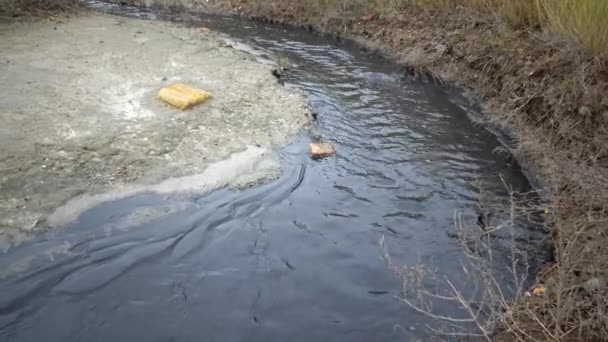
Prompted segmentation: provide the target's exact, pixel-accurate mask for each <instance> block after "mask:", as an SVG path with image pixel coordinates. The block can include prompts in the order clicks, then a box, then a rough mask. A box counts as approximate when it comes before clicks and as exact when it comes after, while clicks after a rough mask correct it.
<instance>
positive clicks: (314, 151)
mask: <svg viewBox="0 0 608 342" xmlns="http://www.w3.org/2000/svg"><path fill="white" fill-rule="evenodd" d="M334 153H336V149H335V148H334V147H333V145H332V144H330V143H311V144H310V156H311V157H312V158H313V159H319V158H325V157H329V156H331V155H333V154H334Z"/></svg>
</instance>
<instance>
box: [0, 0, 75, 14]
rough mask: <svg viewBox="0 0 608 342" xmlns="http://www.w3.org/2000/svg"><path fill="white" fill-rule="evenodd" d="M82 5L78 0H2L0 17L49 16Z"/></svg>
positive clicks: (0, 2)
mask: <svg viewBox="0 0 608 342" xmlns="http://www.w3.org/2000/svg"><path fill="white" fill-rule="evenodd" d="M78 7H80V4H79V1H78V0H1V1H0V17H16V16H21V15H34V16H48V15H50V14H56V13H61V12H66V11H71V10H74V9H76V8H78Z"/></svg>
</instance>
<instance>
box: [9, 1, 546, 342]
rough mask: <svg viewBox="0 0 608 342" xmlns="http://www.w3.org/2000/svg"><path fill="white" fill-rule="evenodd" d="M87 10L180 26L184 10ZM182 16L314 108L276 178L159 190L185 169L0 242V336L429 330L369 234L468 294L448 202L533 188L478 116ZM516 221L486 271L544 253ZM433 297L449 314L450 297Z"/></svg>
mask: <svg viewBox="0 0 608 342" xmlns="http://www.w3.org/2000/svg"><path fill="white" fill-rule="evenodd" d="M94 4H95V5H96V6H97V8H98V9H102V10H104V11H111V12H112V13H117V14H122V15H128V16H138V17H144V18H149V19H150V18H152V19H165V20H174V21H176V22H183V21H184V15H182V14H179V15H175V16H174V15H171V14H170V13H169V14H159V13H156V12H150V11H140V10H138V9H135V8H129V7H121V6H110V5H105V4H100V3H94ZM111 18H112V20H127V19H116V18H114V17H111ZM83 20H84V19H83ZM104 20H105V19H104ZM187 24H188V25H190V26H194V27H200V26H206V27H209V28H211V29H212V30H213V31H214V32H222V33H224V34H227V36H226V37H225V38H224V40H225V44H229V45H231V46H234V47H235V48H236V49H238V50H245V51H246V52H247V53H248V54H249V55H250V56H251V55H254V56H256V58H258V59H260V60H270V59H272V58H276V56H277V55H281V56H283V58H286V59H288V60H289V65H290V68H289V70H290V71H289V72H288V73H287V74H286V75H285V76H284V77H283V81H284V82H285V84H286V86H288V87H294V88H297V89H298V90H300V91H302V92H303V93H305V94H306V95H307V96H308V99H309V101H310V104H311V107H312V111H313V113H314V114H315V116H316V117H317V120H315V121H314V123H313V124H312V127H311V129H310V131H309V132H303V133H302V134H301V135H299V136H298V137H297V139H296V140H295V141H293V142H292V143H290V144H288V145H287V146H286V147H284V148H280V149H276V150H275V151H277V152H276V153H277V154H278V155H279V157H280V158H279V160H280V161H281V165H282V166H283V171H282V173H281V174H280V176H279V177H278V178H277V179H275V180H273V181H270V182H266V183H264V184H262V185H259V186H255V187H251V188H247V189H244V188H239V189H234V188H232V189H231V188H223V189H220V190H216V191H212V192H210V193H206V192H205V191H203V192H204V194H200V193H197V192H193V193H186V194H183V193H182V194H175V193H173V192H172V191H171V189H183V186H186V187H188V186H192V185H193V184H197V183H198V181H197V178H196V177H195V178H186V179H185V180H186V181H185V182H183V180H184V178H181V179H180V180H181V181H179V180H178V181H175V180H171V181H167V182H169V183H168V184H169V185H170V186H165V185H166V184H167V183H166V182H163V183H160V184H161V185H154V186H151V187H146V188H135V190H132V191H131V190H129V191H126V192H124V191H123V192H119V193H118V195H117V196H114V195H107V196H110V197H109V198H107V199H113V198H116V199H117V200H108V201H101V202H103V203H101V204H98V205H94V206H85V208H84V209H86V208H89V209H88V210H84V211H83V212H82V213H81V212H80V210H76V212H77V215H76V216H78V219H77V220H72V221H70V223H69V224H67V225H65V226H63V229H56V230H52V231H50V232H47V233H44V234H41V235H39V236H38V237H36V238H34V239H32V240H30V241H28V242H26V243H24V244H22V245H21V246H18V247H16V248H12V249H11V250H9V251H8V252H6V253H4V254H3V255H2V258H0V270H1V271H0V288H1V289H2V291H0V339H1V340H3V341H39V340H45V341H67V340H69V341H79V340H82V341H110V340H116V341H131V340H133V341H134V340H141V341H201V340H204V341H222V342H229V341H264V342H268V341H277V342H282V341H294V342H295V341H307V342H309V341H351V342H352V341H416V340H423V341H428V340H430V338H431V337H432V336H430V335H429V332H428V331H427V330H426V326H427V325H428V324H432V322H430V321H429V319H428V317H426V316H424V315H421V314H419V313H417V312H416V311H414V310H412V309H409V308H408V307H405V306H404V305H402V304H401V303H400V302H399V300H397V299H396V297H398V296H401V295H404V293H403V287H402V284H401V282H400V280H399V279H397V277H395V274H394V273H393V272H392V271H391V270H389V269H388V268H387V267H386V264H385V262H384V260H383V258H382V251H381V249H380V247H379V245H378V240H379V238H380V236H384V239H385V242H386V244H387V246H388V248H389V250H390V253H391V257H392V259H393V262H394V263H395V264H398V265H401V264H407V265H418V264H424V265H425V266H428V268H427V269H429V270H431V273H435V272H436V273H435V274H436V275H437V276H436V277H435V278H433V277H431V278H429V279H428V281H427V282H425V284H424V285H425V286H428V287H427V288H430V289H437V288H441V287H442V286H445V282H441V281H440V280H441V279H445V278H449V279H450V280H451V281H452V283H453V284H455V286H457V287H458V288H459V289H463V291H464V292H466V293H469V292H471V291H473V289H474V288H475V285H477V284H474V283H472V282H471V279H470V278H468V277H467V274H466V273H465V272H464V271H463V253H462V249H461V247H460V244H459V242H458V241H456V239H455V234H454V213H456V212H457V213H460V214H462V217H463V219H464V220H465V223H466V224H467V225H468V227H469V229H477V230H480V229H481V228H480V227H478V226H477V225H476V224H475V220H476V219H477V217H478V215H479V214H480V212H479V208H478V202H477V196H476V189H477V187H476V186H475V185H474V184H475V183H476V182H481V183H482V184H483V188H484V189H485V191H486V202H485V204H487V205H497V206H498V205H500V204H504V203H505V201H508V199H509V194H508V193H507V191H506V190H505V184H503V182H504V183H506V184H507V185H508V186H510V187H512V188H514V189H516V190H520V191H526V190H528V189H529V185H528V183H527V182H526V180H525V178H524V177H523V175H522V174H521V172H520V170H519V169H518V167H517V166H516V165H514V164H512V163H510V161H509V160H505V159H504V158H503V157H501V156H500V155H497V154H496V153H494V151H495V149H496V148H497V147H499V146H500V144H499V143H498V141H497V140H496V139H495V138H494V137H493V136H492V135H491V134H489V133H488V132H487V131H485V130H484V129H483V128H482V127H479V126H477V125H475V124H473V123H472V122H471V121H470V119H469V116H470V115H471V114H475V110H474V109H473V108H472V107H470V106H468V104H467V102H466V101H464V98H463V97H461V96H460V95H459V94H458V92H456V91H453V90H450V89H444V88H441V87H439V86H437V85H435V84H432V83H427V82H424V81H420V80H415V79H410V78H408V77H404V76H403V73H402V72H401V69H400V68H399V67H398V66H396V65H394V64H391V63H389V62H387V61H385V60H383V59H380V58H378V57H377V56H373V55H368V54H366V53H363V52H361V50H360V49H359V48H358V47H357V46H354V45H350V44H346V43H344V44H342V43H337V42H335V41H332V40H324V39H322V38H319V37H316V36H313V35H309V34H307V33H303V32H300V31H291V30H283V29H279V28H276V27H269V26H264V25H257V24H253V23H250V22H246V21H238V20H233V19H230V18H207V17H204V16H196V15H188V17H187ZM132 25H143V26H147V25H152V23H145V22H143V23H138V24H135V23H134V24H132ZM154 25H167V26H166V27H172V28H174V29H175V30H181V29H178V28H176V27H175V26H172V25H168V24H154ZM188 32H191V31H188ZM252 47H253V48H252ZM227 51H231V52H230V53H234V54H237V55H239V54H240V53H237V52H234V51H233V50H227ZM165 53H166V52H165ZM215 72H226V71H225V70H224V71H220V70H216V71H215ZM159 76H160V75H159ZM215 92H216V93H218V92H217V91H215ZM283 109H284V110H287V108H283ZM300 114H301V113H300ZM300 114H298V115H300ZM298 117H299V116H298ZM302 117H303V115H302ZM290 127H291V126H290ZM256 134H257V133H256ZM254 136H256V135H254ZM316 139H320V140H323V141H328V142H331V143H332V144H333V145H334V146H335V147H336V151H337V152H336V155H335V156H332V157H330V158H327V159H324V160H311V159H310V158H309V157H308V155H307V148H308V143H309V142H310V141H312V140H316ZM279 140H280V139H277V141H279ZM273 141H274V140H273ZM268 143H270V140H269V141H268ZM256 152H258V150H256V149H253V150H252V149H249V150H247V151H245V152H244V153H245V155H240V157H238V158H236V159H230V158H229V159H228V160H225V161H223V162H222V163H219V164H214V166H213V167H212V168H211V169H208V171H206V172H207V173H205V172H203V175H206V176H205V177H204V178H205V179H207V180H208V179H217V178H220V179H224V177H225V176H229V175H230V172H227V170H234V169H238V168H239V167H240V166H239V165H241V162H243V161H244V160H249V158H250V157H252V156H253V157H255V155H256ZM146 160H147V159H146ZM252 160H257V159H256V158H253V159H252ZM152 161H154V159H153V158H152ZM245 164H246V165H249V164H248V163H245ZM258 164H260V163H258ZM261 164H264V163H261ZM261 164H260V165H261ZM220 176H221V177H220ZM219 183H220V184H221V183H222V182H219ZM163 184H165V185H163ZM205 184H208V183H205ZM203 188H204V189H207V190H209V188H205V187H204V186H203ZM114 194H115V193H114ZM101 196H106V195H101ZM93 197H94V196H93ZM93 202H95V203H98V202H100V201H93ZM76 204H77V203H72V204H71V205H68V206H67V207H64V208H63V209H65V210H66V211H67V212H69V211H70V210H68V209H69V208H74V207H77V205H76ZM65 216H70V214H69V213H67V214H66V215H65ZM493 219H494V220H496V221H497V222H498V224H500V223H501V222H505V220H506V217H503V216H502V215H500V214H497V215H496V216H495V217H494V218H493ZM522 222H523V221H522ZM516 223H517V224H516V227H514V229H515V232H514V234H515V237H514V239H511V237H512V236H510V235H509V234H508V232H506V231H499V232H497V233H495V234H493V235H492V238H491V243H492V244H493V247H494V254H493V258H494V260H495V261H496V264H497V265H496V266H497V268H498V269H500V270H504V269H506V265H507V264H510V262H511V261H510V260H509V259H508V258H507V257H506V255H507V254H508V252H509V251H510V249H511V246H512V245H511V243H512V242H513V240H515V241H516V243H517V244H518V248H520V249H521V250H526V251H529V254H530V257H531V259H534V257H535V256H536V257H540V256H541V254H540V253H537V252H538V250H539V248H538V243H539V241H540V240H542V239H543V238H544V235H543V234H541V233H539V232H537V231H534V230H533V229H530V227H528V226H527V225H526V224H523V223H522V224H519V221H518V222H516ZM503 273H504V271H503ZM499 281H500V278H499ZM442 284H443V285H442ZM506 291H507V292H508V289H507V290H506ZM435 309H437V311H436V312H437V313H438V314H445V315H450V316H454V317H462V315H463V311H462V310H460V309H459V308H457V307H455V306H454V305H453V303H445V302H443V303H438V304H437V305H436V306H435Z"/></svg>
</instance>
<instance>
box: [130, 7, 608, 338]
mask: <svg viewBox="0 0 608 342" xmlns="http://www.w3.org/2000/svg"><path fill="white" fill-rule="evenodd" d="M130 2H132V3H138V4H145V5H162V6H175V7H178V8H179V7H181V6H185V7H190V8H196V9H199V10H204V11H207V12H221V13H233V14H237V15H240V16H244V17H248V18H253V19H258V20H263V21H270V22H274V23H282V24H289V25H295V26H299V27H303V28H307V29H314V30H317V31H321V32H326V33H331V34H338V35H341V36H347V37H350V38H353V39H356V40H359V41H360V42H361V43H362V44H363V45H365V46H368V47H370V48H371V49H379V50H380V51H382V52H383V53H385V54H386V55H389V56H391V57H392V58H394V59H395V60H397V61H400V62H402V63H403V64H404V65H405V66H406V69H407V72H408V73H409V74H414V75H432V77H438V78H439V79H442V80H447V81H450V82H453V83H456V84H458V85H460V86H463V87H465V88H467V89H470V90H472V92H473V93H474V94H476V95H478V96H480V97H481V98H482V100H483V103H484V104H485V107H486V109H487V111H486V116H485V119H486V122H487V124H488V125H491V126H495V127H498V128H500V129H502V130H505V131H508V132H510V133H511V134H512V135H513V136H514V138H515V139H516V150H515V151H513V152H514V153H516V154H517V156H518V159H519V160H520V161H523V162H525V164H526V165H524V167H526V168H529V169H531V170H534V173H535V174H536V176H537V178H538V180H539V181H540V182H541V183H542V186H543V190H542V196H543V197H544V198H545V200H546V203H544V204H543V205H544V206H545V209H544V210H545V212H546V215H545V216H546V224H547V226H548V227H550V228H551V229H552V230H553V238H554V239H553V240H554V244H555V257H556V264H555V265H553V266H552V267H548V268H547V270H546V272H544V273H543V274H541V277H540V279H539V281H540V282H542V283H544V284H545V285H546V287H547V289H548V291H547V293H545V294H544V295H543V296H541V297H539V298H534V299H533V300H532V301H526V302H525V303H523V305H522V308H521V309H520V310H517V311H515V312H513V315H512V316H510V317H508V318H507V322H508V325H509V326H510V327H511V328H513V327H516V329H517V330H515V331H513V332H514V333H515V335H516V336H510V337H509V336H508V337H506V340H513V339H514V338H515V337H517V338H520V340H530V339H532V338H538V339H540V340H590V339H596V338H599V339H600V340H601V339H604V338H605V336H606V334H608V325H607V324H606V322H605V320H604V319H603V318H601V317H603V314H602V310H603V309H598V308H604V307H605V306H606V301H607V299H606V298H608V286H606V281H607V279H608V273H607V272H608V264H607V262H608V254H607V253H608V252H607V250H606V249H605V248H603V246H605V245H606V243H608V234H606V231H607V230H608V226H607V224H606V222H608V219H607V218H608V214H607V213H606V211H607V209H608V195H607V194H608V181H607V180H608V164H607V162H608V96H607V95H606V94H608V71H607V66H606V60H605V59H602V58H592V57H589V56H586V55H585V54H584V52H582V51H581V50H580V49H578V48H577V47H575V46H572V45H569V43H565V42H559V41H556V40H555V38H554V37H551V36H550V35H547V34H546V33H544V32H540V31H536V32H530V31H529V30H527V29H525V28H522V29H518V28H513V27H508V26H507V25H505V24H504V23H500V22H498V21H497V20H496V18H493V17H491V16H484V15H481V14H479V13H474V12H471V11H470V10H467V9H465V8H459V9H457V10H455V11H452V12H450V13H446V12H442V11H424V10H421V9H420V8H417V7H416V6H413V5H410V4H409V3H408V2H402V3H403V4H402V5H401V8H400V9H399V11H383V9H381V8H380V9H379V10H378V11H375V10H374V9H372V10H365V11H364V12H361V6H358V5H357V4H355V2H353V3H350V4H349V3H348V2H340V3H341V4H342V5H337V3H338V2H336V4H333V5H332V3H331V2H317V1H296V0H293V1H291V0H286V1H257V0H249V1H243V0H238V1H237V0H234V1H230V0H216V1H197V0H192V1H184V0H166V1H162V0H158V1H155V0H135V1H130ZM382 3H383V4H384V2H382ZM322 4H324V5H322ZM590 283H592V284H599V286H595V287H594V288H595V290H594V292H593V293H591V294H590V293H589V292H586V291H584V290H581V289H583V288H585V286H584V285H585V284H590ZM598 310H599V311H598ZM522 336H523V337H522Z"/></svg>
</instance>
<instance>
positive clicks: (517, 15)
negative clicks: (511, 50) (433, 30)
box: [413, 0, 608, 56]
mask: <svg viewBox="0 0 608 342" xmlns="http://www.w3.org/2000/svg"><path fill="white" fill-rule="evenodd" d="M413 1H414V2H415V4H417V5H418V6H422V7H434V8H453V7H454V6H459V5H464V6H470V7H472V8H474V9H476V10H481V11H489V12H492V13H495V14H496V15H497V16H498V17H500V18H502V19H504V20H506V21H507V22H508V23H510V24H513V25H523V26H529V27H532V28H534V27H536V26H542V27H544V28H546V29H549V30H551V31H553V32H555V33H556V34H558V35H559V36H560V37H562V38H565V39H570V40H572V41H574V42H576V43H578V44H580V45H581V46H582V47H583V48H585V49H586V50H587V51H588V52H590V53H591V54H593V55H596V56H598V55H604V54H606V53H608V20H606V18H608V1H604V0H413Z"/></svg>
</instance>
